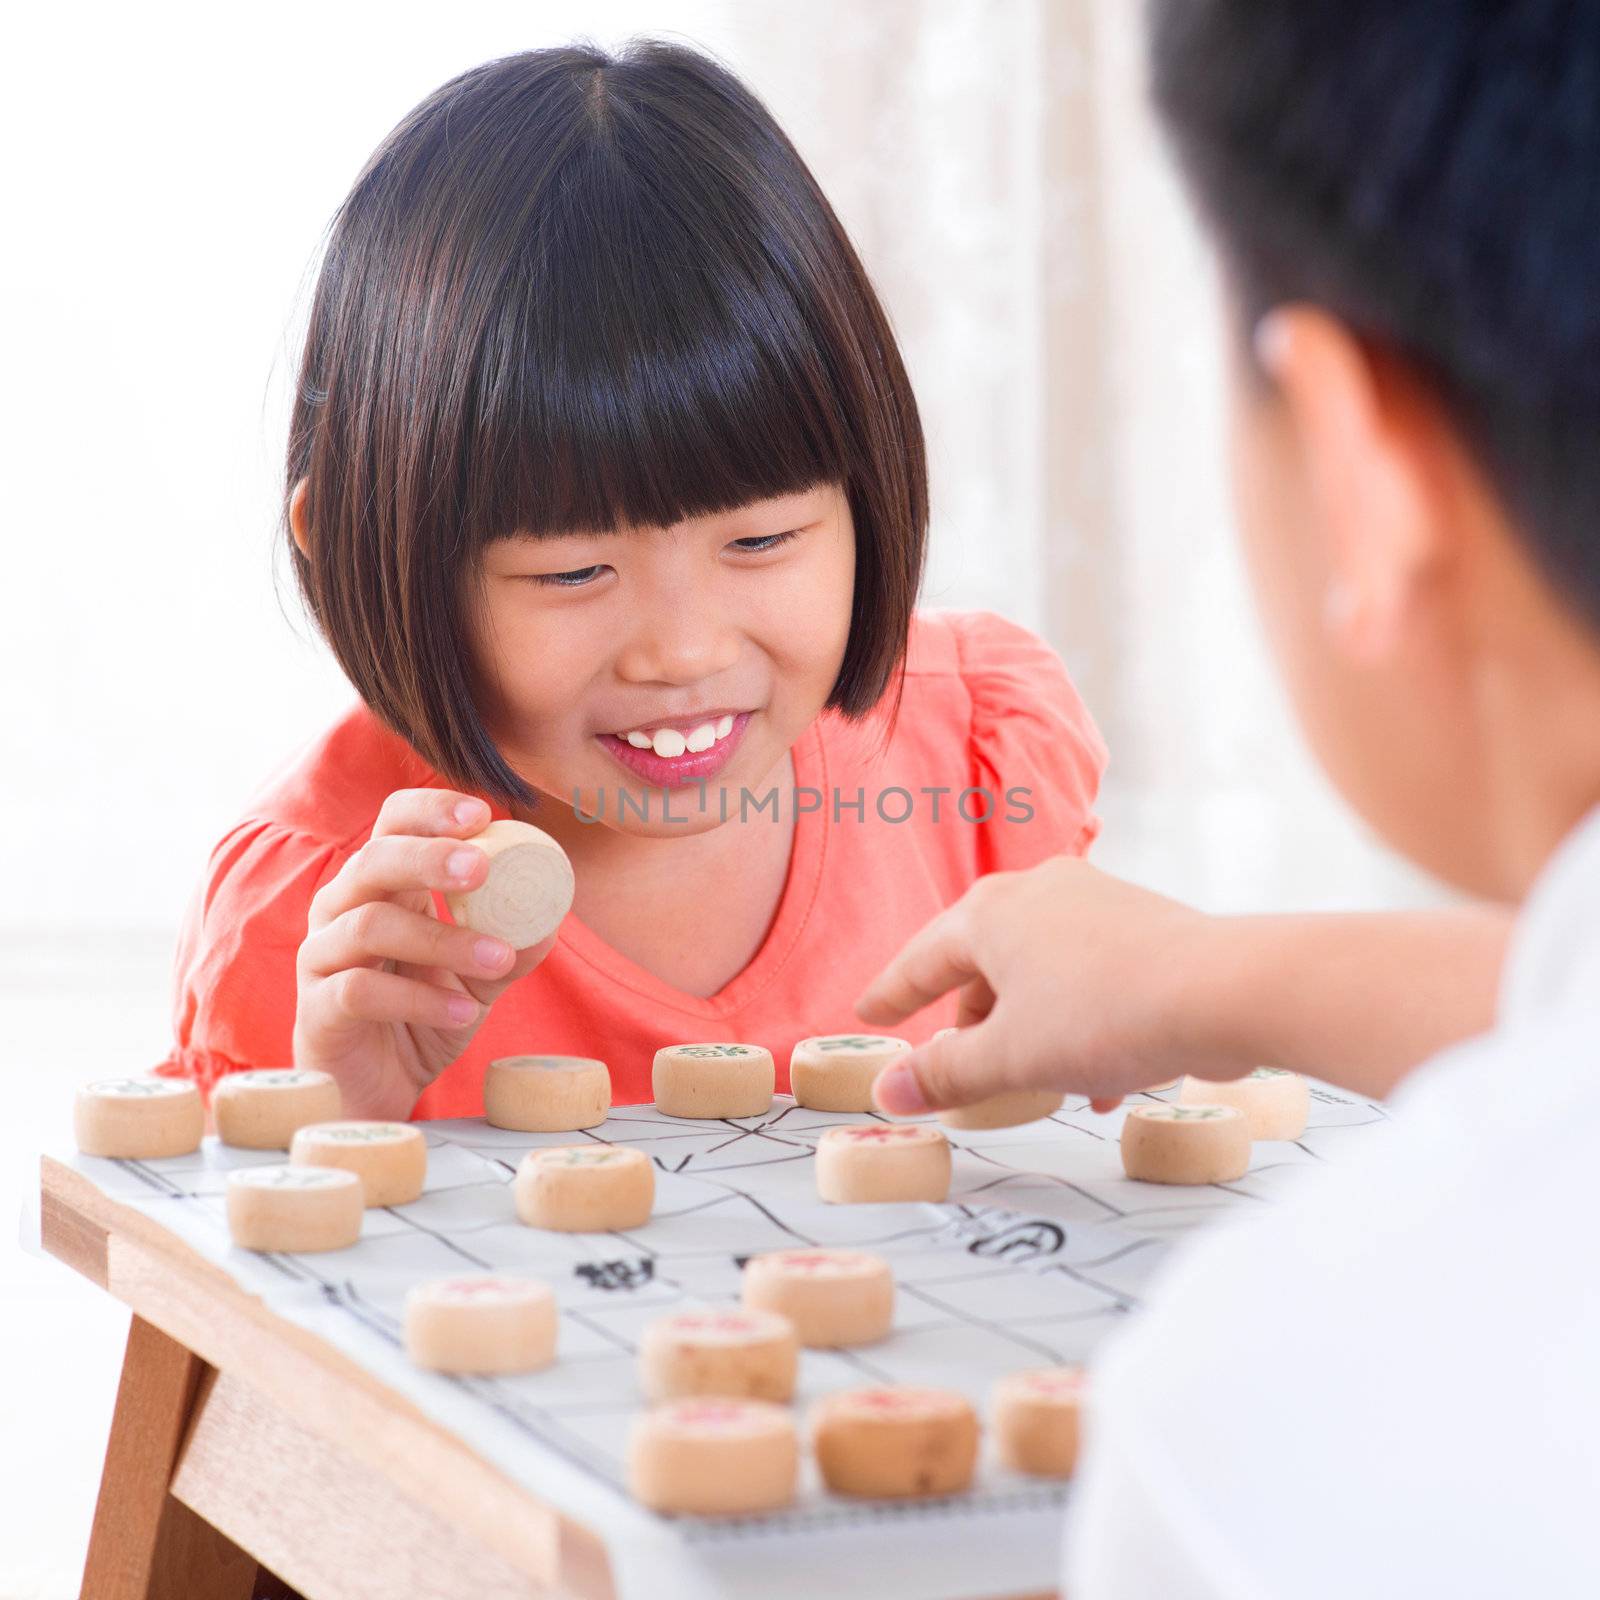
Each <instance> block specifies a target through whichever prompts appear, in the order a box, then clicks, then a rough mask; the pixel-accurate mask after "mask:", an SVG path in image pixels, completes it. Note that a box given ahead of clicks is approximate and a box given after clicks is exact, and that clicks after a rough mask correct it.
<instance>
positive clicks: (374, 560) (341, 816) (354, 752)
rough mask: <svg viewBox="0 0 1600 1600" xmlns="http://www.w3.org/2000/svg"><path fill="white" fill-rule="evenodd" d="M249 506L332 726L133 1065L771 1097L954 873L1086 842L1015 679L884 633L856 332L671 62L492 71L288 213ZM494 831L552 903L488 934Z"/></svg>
mask: <svg viewBox="0 0 1600 1600" xmlns="http://www.w3.org/2000/svg"><path fill="white" fill-rule="evenodd" d="M286 489H287V508H286V509H287V522H288V526H289V532H290V533H291V534H292V538H293V552H294V560H295V566H296V572H297V575H298V578H299V582H300V586H301V589H302V592H303V594H304V597H305V599H306V602H307V604H308V606H309V608H310V610H311V613H312V615H313V616H314V617H315V619H316V621H317V624H318V626H319V627H320V628H321V630H322V632H323V634H324V636H325V637H326V638H327V640H328V642H329V644H330V645H331V647H332V648H333V650H334V652H335V654H336V655H337V657H338V659H339V662H340V664H341V665H342V666H343V668H344V670H345V671H346V673H347V674H348V676H349V677H350V680H351V682H352V683H353V684H354V686H355V687H356V689H357V691H358V693H359V695H360V697H361V703H360V704H359V705H357V706H356V707H354V708H353V709H352V710H351V711H350V712H349V713H348V714H347V715H345V716H344V717H343V718H341V719H340V721H339V722H338V723H337V724H336V725H335V726H334V727H333V728H331V729H330V730H328V731H327V732H326V733H325V734H324V735H323V736H322V737H321V738H320V739H319V740H317V741H316V742H315V743H314V744H313V745H312V746H311V747H310V749H309V750H308V751H306V752H305V753H304V754H303V755H302V756H301V757H300V758H299V759H298V760H297V761H296V762H295V764H294V765H293V766H292V767H291V768H290V769H289V770H288V771H287V772H286V773H284V774H282V775H280V776H279V777H278V778H277V779H276V780H275V781H273V782H272V783H270V784H269V785H268V786H267V787H266V788H265V789H264V790H263V791H262V792H261V793H260V794H259V795H258V796H257V797H256V799H255V801H254V802H253V803H252V804H251V805H250V806H249V808H248V810H247V812H246V814H245V816H244V817H243V818H241V820H240V821H239V823H238V824H237V825H236V826H235V827H234V828H232V829H231V830H230V831H229V832H228V833H227V834H226V835H225V836H224V838H223V839H222V840H221V842H220V843H219V844H218V845H217V847H216V849H215V850H214V852H213V854H212V857H211V861H210V865H209V869H208V871H207V873H206V876H205V880H204V882H203V884H202V885H201V887H200V890H199V892H198V893H197V896H196V898H195V900H194V902H193V905H192V907H191V910H190V914H189V917H188V919H187V923H186V926H185V929H184V932H183V936H182V940H181V944H180V948H179V955H178V1001H177V1012H176V1032H177V1040H176V1047H175V1049H174V1050H173V1051H172V1053H171V1056H170V1058H169V1060H168V1061H167V1062H165V1063H164V1064H163V1066H162V1068H160V1069H159V1070H163V1071H167V1072H173V1073H179V1074H184V1075H187V1076H190V1077H193V1078H195V1079H197V1080H198V1081H199V1082H200V1083H201V1084H202V1085H203V1086H206V1087H209V1086H210V1085H211V1084H213V1083H214V1082H215V1081H216V1079H217V1078H218V1076H219V1075H221V1074H223V1073H226V1072H230V1071H233V1070H236V1069H239V1068H244V1067H260V1066H272V1065H279V1064H284V1063H287V1062H289V1061H290V1060H293V1061H295V1062H297V1063H298V1064H300V1065H301V1066H308V1067H320V1068H324V1069H326V1070H328V1071H330V1072H332V1073H333V1074H334V1075H335V1076H336V1077H337V1078H338V1080H339V1082H340V1084H341V1087H342V1088H343V1091H344V1097H345V1106H346V1109H347V1112H348V1113H349V1114H351V1115H357V1116H361V1115H372V1116H385V1117H407V1116H419V1117H438V1116H462V1115H474V1114H479V1113H481V1110H482V1092H481V1085H482V1080H483V1074H484V1067H485V1064H486V1063H487V1062H488V1061H490V1060H491V1059H493V1058H494V1057H496V1056H502V1055H513V1054H521V1053H528V1052H556V1053H568V1054H577V1055H591V1056H598V1057H600V1058H601V1059H603V1060H604V1061H605V1062H606V1063H607V1064H608V1066H609V1067H610V1069H611V1073H612V1078H613V1092H614V1097H615V1099H616V1100H617V1101H618V1102H630V1101H638V1100H643V1099H648V1098H649V1097H650V1064H651V1058H652V1055H653V1053H654V1051H655V1050H656V1049H657V1048H658V1047H659V1046H661V1045H663V1044H666V1043H671V1042H677V1041H688V1040H751V1041H754V1042H758V1043H761V1044H764V1045H766V1046H768V1047H769V1048H770V1049H771V1050H772V1051H773V1053H774V1056H775V1057H776V1059H777V1060H778V1062H779V1064H780V1087H782V1086H783V1081H782V1069H783V1066H784V1064H785V1063H786V1062H787V1057H788V1053H789V1051H790V1049H791V1048H792V1046H793V1045H794V1044H795V1042H796V1041H797V1040H799V1039H800V1038H802V1037H804V1036H805V1035H808V1034H813V1033H824V1032H831V1031H837V1030H842V1029H848V1028H851V1027H853V1026H855V1023H854V1020H853V1016H852V1010H851V1005H852V1002H853V1000H854V998H855V997H856V995H857V994H858V993H859V991H860V990H861V988H862V986H863V985H864V983H865V982H866V980H867V978H868V977H869V976H870V975H871V974H872V973H873V972H874V971H876V970H877V969H878V968H879V967H880V966H882V965H883V963H884V962H885V961H886V960H887V959H888V957H889V956H890V955H891V954H892V953H893V952H894V951H895V950H896V949H897V948H898V947H899V946H900V944H901V943H902V942H903V941H904V940H905V939H906V938H907V937H908V936H909V935H910V934H911V932H912V931H913V930H914V929H916V928H917V927H919V926H920V925H921V924H923V923H924V922H926V921H927V920H928V919H929V918H930V917H931V916H933V915H934V914H935V913H936V912H938V911H939V910H940V909H941V907H943V906H945V905H947V904H948V903H949V902H950V901H952V900H953V899H955V898H956V897H958V896H959V895H960V894H961V893H962V892H963V891H964V890H965V889H966V888H967V887H968V886H969V885H971V884H972V883H973V882H974V881H975V880H976V879H977V878H979V877H980V876H981V875H982V874H984V873H987V872H990V871H992V870H994V869H997V868H1004V867H1024V866H1029V865H1032V864H1034V863H1037V862H1040V861H1042V860H1044V859H1045V858H1047V857H1049V856H1052V855H1056V854H1059V853H1062V852H1066V853H1071V854H1082V852H1083V851H1084V850H1085V849H1086V848H1087V847H1088V845H1089V843H1090V842H1091V840H1092V839H1093V838H1094V836H1095V832H1096V828H1097V823H1096V819H1095V816H1094V813H1093V802H1094V797H1095V792H1096V788H1097V785H1098V782H1099V778H1100V774H1101V771H1102V768H1103V766H1104V762H1105V752H1104V749H1103V746H1102V744H1101V741H1100V738H1099V736H1098V734H1097V732H1096V730H1095V728H1094V725H1093V723H1092V722H1091V720H1090V718H1089V715H1088V713H1087V712H1086V711H1085V709H1084V707H1083V705H1082V704H1081V703H1080V701H1079V699H1078V697H1077V695H1076V694H1075V693H1074V691H1073V688H1072V686H1071V684H1070V683H1069V682H1068V680H1067V676H1066V673H1065V671H1064V670H1063V668H1062V666H1061V663H1060V662H1059V660H1058V659H1057V658H1056V657H1055V656H1054V654H1053V653H1052V652H1051V651H1050V650H1049V649H1048V648H1047V647H1046V646H1044V645H1043V644H1042V643H1041V642H1040V641H1039V640H1037V639H1036V638H1034V637H1033V636H1032V635H1030V634H1028V633H1027V632H1025V631H1024V630H1022V629H1020V628H1018V627H1015V626H1013V625H1011V624H1009V623H1006V622H1003V621H1001V620H1000V619H998V618H996V617H993V616H988V615H982V614H967V615H959V614H951V615H923V616H918V615H915V614H914V612H913V604H914V599H915V595H916V591H917V585H918V581H919V578H920V575H921V572H922V566H923V553H924V540H925V533H926V522H927V493H926V484H925V473H924V457H923V445H922V436H921V432H920V428H919V425H918V419H917V411H916V406H915V402H914V400H913V398H912V394H911V391H910V388H909V386H908V384H907V380H906V375H905V371H904V369H903V366H902V364H901V360H900V356H899V353H898V351H897V350H896V348H895V344H894V339H893V336H892V334H891V332H890V330H889V326H888V322H887V320H886V318H885V316H884V314H883V311H882V308H881V307H880V306H879V303H878V301H877V298H876V296H875V295H874V293H873V290H872V287H871V285H870V283H869V282H868V280H867V277H866V274H865V272H864V271H863V269H862V266H861V263H860V261H859V260H858V259H857V257H856V255H855V252H854V251H853V249H852V248H851V246H850V243H849V241H848V240H847V239H846V237H845V235H844V232H843V230H842V229H841V228H840V225H839V222H838V220H837V218H836V217H835V216H834V214H833V212H832V210H831V209H830V207H829V205H828V203H827V201H826V199H824V197H823V195H822V194H821V192H820V191H819V190H818V188H817V186H816V183H815V182H814V180H813V179H812V177H811V174H810V173H809V172H808V171H807V169H806V167H805V165H804V163H803V162H802V161H801V160H800V158H799V156H798V155H797V154H796V152H795V150H794V148H793V147H792V146H791V145H790V144H789V142H788V140H787V139H786V138H785V137H784V136H783V134H782V133H781V131H780V130H779V129H778V128H777V126H776V125H775V124H774V123H773V121H772V119H771V118H770V117H769V116H768V115H767V113H766V111H765V110H764V109H763V108H762V106H761V105H760V104H759V103H758V102H757V101H756V100H755V98H754V97H753V96H752V95H751V94H750V93H749V92H748V91H747V90H745V89H744V88H743V87H742V86H741V85H740V84H739V83H738V82H737V81H736V80H735V79H733V78H732V77H731V76H730V75H729V74H728V73H727V72H725V71H723V70H722V69H721V68H719V67H717V66H716V65H714V64H713V63H711V62H710V61H708V60H706V59H705V58H704V57H701V56H699V55H697V54H694V53H692V52H690V51H687V50H684V49H679V48H675V47H670V46H666V45H661V44H653V43H652V44H640V45H635V46H633V47H631V48H629V49H627V50H626V51H624V52H622V53H621V54H620V55H616V56H611V55H608V54H606V53H603V52H601V51H599V50H596V49H592V48H572V49H558V50H541V51H532V52H528V53H525V54H521V55H517V56H512V57H508V58H506V59H503V60H498V61H494V62H490V63H488V64H487V65H485V66H482V67H479V68H477V69H475V70H473V71H470V72H467V73H464V74H462V75H461V76H460V77H458V78H456V79H453V80H452V81H451V82H449V83H447V84H445V85H444V86H443V87H442V88H441V89H439V90H438V91H437V92H435V93H434V94H432V95H430V96H429V97H428V98H427V99H426V100H425V101H423V103H422V104H421V105H419V106H418V107H417V108H416V109H415V110H414V111H413V112H412V113H411V114H410V115H408V116H407V117H406V118H405V119H404V120H403V121H402V122H401V123H400V125H399V126H398V127H397V128H396V129H395V130H394V131H393V132H392V133H391V134H390V135H389V137H388V138H387V139H386V140H385V141H384V142H383V144H382V145H381V146H380V147H379V149H378V150H377V152H376V153H375V154H374V155H373V157H372V159H371V160H370V161H369V162H368V164H367V166H366V168H365V170H364V171H363V172H362V173H361V175H360V177H359V178H358V179H357V181H356V184H355V186H354V188H353V189H352V191H351V193H350V195H349V197H348V198H347V199H346V201H345V202H344V204H343V205H342V206H341V208H340V210H339V213H338V215H337V217H336V219H335V221H334V224H333V228H332V234H331V238H330V241H329V244H328V249H327V255H326V260H325V264H324V266H323V268H322V272H321V276H320V280H319V282H318V285H317V291H316V296H315V301H314V305H313V309H312V315H311V323H310V329H309V333H308V336H307V341H306V349H305V357H304V365H303V369H302V373H301V380H300V385H299V392H298V396H297V401H296V405H295V408H294V414H293V420H292V425H291V433H290V441H289V457H288V473H287V484H286ZM506 816H514V817H520V818H524V819H527V820H530V821H534V822H536V823H537V824H538V825H539V826H540V827H542V828H544V829H546V830H547V831H548V832H550V833H551V834H553V835H554V836H555V837H556V838H557V839H558V840H559V841H560V842H561V844H562V845H563V846H564V847H565V848H566V850H567V853H568V854H569V856H570V857H571V859H572V863H573V867H574V870H575V873H576V879H577V898H576V900H575V902H574V905H573V909H572V912H571V914H570V915H569V916H568V917H567V919H566V921H565V922H564V923H563V924H562V926H561V928H560V930H559V932H558V934H557V935H556V937H555V938H554V939H553V940H552V941H549V942H547V943H546V944H545V945H542V946H539V947H536V948H534V949H531V950H524V951H514V950H512V949H510V948H509V947H507V946H505V945H504V944H502V943H500V942H499V941H497V940H494V939H489V938H484V937H480V936H478V935H476V934H474V933H472V932H471V931H470V930H467V929H463V928H458V927H455V926H453V925H451V924H450V923H449V922H447V921H445V920H443V919H442V918H441V917H440V916H439V915H438V911H439V902H438V900H437V899H436V897H437V896H438V895H439V894H440V893H441V892H442V891H446V890H450V889H458V888H466V887H471V886H473V885H474V884H476V883H478V882H480V881H481V880H482V877H483V873H484V870H485V862H484V857H483V854H482V852H481V851H477V850H472V849H466V848H463V846H462V843H461V841H463V840H466V839H470V838H471V837H472V836H473V835H474V834H476V833H478V832H479V831H480V830H481V829H482V828H483V827H484V826H485V825H486V824H487V823H488V822H489V821H490V819H491V818H498V817H506ZM954 1016H955V1004H954V1002H953V1001H952V1002H950V1003H949V1005H947V1006H945V1007H936V1008H932V1009H930V1010H929V1011H928V1012H926V1013H925V1014H924V1015H923V1016H922V1017H921V1018H919V1019H918V1021H917V1023H916V1025H915V1027H914V1028H913V1029H912V1030H911V1032H910V1034H909V1036H910V1037H911V1038H912V1039H913V1040H915V1041H920V1040H923V1039H925V1038H927V1037H928V1036H929V1035H930V1034H931V1033H932V1032H933V1030H934V1029H935V1028H937V1027H938V1026H940V1025H941V1024H944V1023H947V1022H949V1021H952V1020H954Z"/></svg>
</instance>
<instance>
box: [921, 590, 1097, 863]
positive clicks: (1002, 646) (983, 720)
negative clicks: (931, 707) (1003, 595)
mask: <svg viewBox="0 0 1600 1600" xmlns="http://www.w3.org/2000/svg"><path fill="white" fill-rule="evenodd" d="M946 616H947V618H948V621H949V623H950V625H951V627H952V629H953V631H954V634H955V639H956V649H957V657H958V660H959V662H960V670H961V675H962V677H963V678H964V679H965V681H966V685H967V691H968V694H969V695H970V697H971V701H972V732H971V753H972V771H973V779H972V782H973V785H974V786H975V787H976V788H977V789H978V790H980V791H982V793H981V794H980V796H979V797H976V798H974V799H973V800H972V801H971V802H970V805H971V806H972V808H973V809H974V811H976V809H977V808H978V807H979V806H981V805H984V804H988V803H990V797H992V807H993V810H992V814H991V815H990V817H989V819H988V821H986V822H984V823H983V824H982V825H981V826H980V827H979V828H978V830H977V831H978V851H979V859H978V865H979V868H980V870H981V871H983V872H995V871H1003V870H1016V869H1021V868H1025V867H1031V866H1035V865H1037V864H1038V863H1039V862H1041V861H1043V860H1045V859H1046V858H1047V857H1049V856H1055V855H1062V854H1070V855H1077V856H1081V855H1084V854H1086V853H1087V851H1088V849H1089V846H1090V845H1091V844H1093V843H1094V840H1095V837H1096V835H1097V834H1098V833H1099V831H1100V819H1099V817H1098V816H1097V815H1096V814H1095V810H1094V804H1095V796H1096V795H1097V794H1098V792H1099V789H1100V778H1101V775H1102V774H1103V773H1104V771H1105V768H1106V759H1107V756H1106V745H1105V740H1104V739H1102V738H1101V736H1100V730H1099V729H1098V728H1097V727H1096V726H1095V724H1094V719H1093V718H1092V717H1091V716H1090V715H1089V711H1088V708H1087V707H1086V706H1085V705H1084V703H1083V701H1082V699H1081V698H1080V697H1079V695H1078V691H1077V690H1076V689H1075V688H1074V687H1073V684H1072V680H1071V678H1069V677H1068V676H1067V669H1066V666H1065V665H1064V663H1063V662H1062V660H1061V657H1060V656H1058V655H1057V654H1056V652H1055V651H1054V650H1052V649H1051V648H1050V646H1049V645H1047V644H1046V643H1045V642H1044V640H1043V639H1041V638H1039V637H1038V635H1036V634H1033V633H1030V632H1029V631H1028V630H1027V629H1026V628H1024V627H1021V626H1019V625H1018V624H1017V623H1015V622H1010V621H1007V620H1006V618H1004V617H999V616H996V615H995V614H994V613H993V612H989V611H968V612H950V613H946Z"/></svg>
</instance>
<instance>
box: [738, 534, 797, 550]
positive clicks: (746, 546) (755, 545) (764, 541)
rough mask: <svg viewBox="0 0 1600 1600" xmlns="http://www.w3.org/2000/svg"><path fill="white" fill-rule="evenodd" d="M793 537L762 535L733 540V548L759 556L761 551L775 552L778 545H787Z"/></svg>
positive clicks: (792, 535) (786, 535)
mask: <svg viewBox="0 0 1600 1600" xmlns="http://www.w3.org/2000/svg"><path fill="white" fill-rule="evenodd" d="M794 537H795V535H794V534H793V533H763V534H758V535H756V536H755V537H753V538H749V539H735V540H734V541H733V548H734V549H735V550H749V551H752V552H753V553H755V554H757V555H759V554H760V553H761V552H762V551H763V550H776V549H777V548H778V546H779V545H780V544H787V543H788V542H789V541H790V540H791V539H792V538H794Z"/></svg>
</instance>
